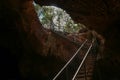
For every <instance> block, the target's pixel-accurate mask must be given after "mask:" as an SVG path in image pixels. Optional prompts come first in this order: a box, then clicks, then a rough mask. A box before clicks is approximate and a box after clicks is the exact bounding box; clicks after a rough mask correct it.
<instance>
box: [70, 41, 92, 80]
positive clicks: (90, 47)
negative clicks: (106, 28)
mask: <svg viewBox="0 0 120 80" xmlns="http://www.w3.org/2000/svg"><path fill="white" fill-rule="evenodd" d="M93 42H94V39H93V41H92V43H91V45H90V47H89V48H88V50H87V52H86V54H85V56H84V58H83V60H82V62H81V64H80V65H79V67H78V69H77V70H76V72H75V74H74V76H73V78H72V80H74V79H75V77H76V75H77V74H78V72H79V70H80V68H81V67H82V65H83V63H84V61H85V59H86V57H87V55H88V53H89V52H90V50H91V48H92V46H93Z"/></svg>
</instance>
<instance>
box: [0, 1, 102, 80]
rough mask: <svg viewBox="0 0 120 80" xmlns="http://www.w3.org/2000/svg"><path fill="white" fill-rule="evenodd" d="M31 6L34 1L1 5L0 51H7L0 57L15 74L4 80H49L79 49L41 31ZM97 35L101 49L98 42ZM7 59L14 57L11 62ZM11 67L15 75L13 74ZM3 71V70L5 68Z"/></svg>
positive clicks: (3, 2)
mask: <svg viewBox="0 0 120 80" xmlns="http://www.w3.org/2000/svg"><path fill="white" fill-rule="evenodd" d="M32 3H33V0H4V1H0V12H1V13H0V25H2V26H1V27H0V31H1V33H0V35H1V39H0V47H1V49H2V51H4V49H5V50H9V51H8V52H6V53H4V55H2V56H4V57H5V58H4V57H3V58H4V59H6V60H7V61H6V64H7V66H8V67H9V66H10V65H11V64H9V63H12V61H13V62H15V66H11V67H13V68H12V70H11V71H10V73H12V72H13V73H14V74H17V75H14V74H13V75H14V76H13V75H12V74H11V76H9V77H6V78H7V79H16V76H19V77H20V78H22V80H23V79H33V80H36V79H42V80H46V79H48V78H50V79H51V78H52V77H53V76H54V74H55V72H57V71H58V70H59V69H60V68H61V67H62V66H63V65H64V64H65V63H66V61H68V60H69V59H70V57H71V56H72V55H73V54H74V52H75V51H76V50H77V48H78V47H79V46H78V45H76V44H74V43H71V41H70V40H68V39H65V38H63V37H61V36H59V35H57V34H56V33H53V32H52V31H51V30H47V29H44V28H43V27H42V25H41V24H40V22H39V19H38V17H37V14H36V12H35V9H34V6H33V4H32ZM88 35H89V34H88ZM97 35H98V34H95V36H96V37H97V39H98V41H99V42H100V44H99V45H101V41H100V39H101V38H100V37H98V36H97ZM83 37H84V36H83ZM82 42H83V41H81V42H80V43H82ZM5 54H6V55H5ZM6 56H8V57H9V58H8V59H7V58H6ZM10 57H11V58H12V57H14V58H12V59H13V60H12V59H11V58H10ZM3 58H2V59H3ZM9 61H10V62H9ZM3 64H4V63H3ZM14 67H15V69H17V72H14V70H15V69H14ZM3 69H6V67H4V65H3ZM10 69H11V68H10ZM15 71H16V70H15ZM3 72H4V70H3ZM6 73H8V71H6ZM10 73H8V74H7V75H6V74H4V75H5V76H8V75H10Z"/></svg>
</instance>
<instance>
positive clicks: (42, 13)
mask: <svg viewBox="0 0 120 80" xmlns="http://www.w3.org/2000/svg"><path fill="white" fill-rule="evenodd" d="M33 5H34V7H35V11H36V13H37V15H38V17H39V20H40V22H41V24H42V25H43V27H44V28H47V29H52V30H55V31H61V32H67V33H78V32H79V30H80V29H82V28H85V26H84V25H83V24H80V23H78V24H77V23H75V22H74V21H73V20H72V18H71V17H70V15H69V14H67V13H66V11H65V10H63V9H61V8H58V7H55V6H40V5H38V4H36V3H35V2H33Z"/></svg>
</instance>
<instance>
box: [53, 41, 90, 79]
mask: <svg viewBox="0 0 120 80" xmlns="http://www.w3.org/2000/svg"><path fill="white" fill-rule="evenodd" d="M87 41H88V40H87V39H86V40H85V41H84V42H83V44H82V45H81V46H80V47H79V49H78V50H77V51H76V52H75V54H74V55H73V56H72V57H71V58H70V60H69V61H68V62H67V63H66V64H65V65H64V67H63V68H62V69H61V70H60V71H59V72H58V74H57V75H56V76H55V77H54V78H53V80H56V79H57V77H58V76H59V75H60V74H61V72H62V71H63V70H64V69H65V68H66V67H67V66H68V64H69V63H70V62H71V61H72V60H73V59H74V57H75V56H76V55H77V54H78V52H79V51H80V50H81V48H82V47H83V46H84V45H85V43H86V42H87Z"/></svg>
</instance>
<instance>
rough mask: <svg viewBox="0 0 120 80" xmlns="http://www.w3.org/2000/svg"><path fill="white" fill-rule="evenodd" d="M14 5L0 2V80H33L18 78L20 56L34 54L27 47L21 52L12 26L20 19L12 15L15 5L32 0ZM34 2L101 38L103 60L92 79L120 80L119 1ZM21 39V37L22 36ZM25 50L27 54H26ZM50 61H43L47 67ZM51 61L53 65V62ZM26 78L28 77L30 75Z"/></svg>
mask: <svg viewBox="0 0 120 80" xmlns="http://www.w3.org/2000/svg"><path fill="white" fill-rule="evenodd" d="M14 1H15V2H14ZM14 1H13V2H12V1H10V0H4V1H0V37H1V38H0V64H1V68H0V73H1V74H2V75H1V80H2V79H4V80H24V79H25V80H33V79H34V78H33V79H32V78H30V79H29V78H24V79H23V75H21V73H20V70H19V67H20V66H19V63H20V62H21V61H22V59H21V56H23V54H24V52H26V53H29V52H30V51H31V52H30V53H31V55H32V51H33V53H34V50H32V49H31V47H28V48H27V49H28V50H24V49H25V48H23V45H24V44H23V43H22V42H21V41H22V40H21V34H19V30H18V27H16V24H17V25H19V23H15V21H19V19H20V18H19V17H20V15H19V12H17V13H16V12H15V11H14V10H16V9H18V7H14V6H16V5H15V4H19V2H21V4H24V2H25V1H26V2H27V1H32V0H25V1H24V0H21V1H19V0H14ZM35 2H36V3H39V4H40V5H54V6H58V7H61V8H63V9H64V10H66V11H67V12H68V13H69V14H70V15H71V17H72V18H73V20H75V21H76V22H79V23H83V24H84V25H85V26H87V27H88V28H89V29H91V30H95V31H97V32H98V33H99V34H101V35H102V36H103V37H104V38H105V47H104V51H103V58H102V59H100V60H98V61H97V66H96V71H95V72H94V73H95V74H96V75H94V76H93V80H120V67H119V66H120V51H119V50H120V47H119V45H120V35H119V34H120V29H119V26H120V1H119V0H35ZM10 3H13V4H10ZM21 4H20V5H21ZM11 5H13V6H11ZM6 6H7V7H6ZM17 6H19V5H17ZM28 22H29V21H28ZM23 24H24V23H23ZM25 25H27V24H25ZM20 26H21V25H20ZM23 35H25V34H24V33H23ZM25 36H26V35H25ZM25 36H24V37H25ZM26 40H27V39H26ZM33 41H34V40H33ZM25 42H27V41H25ZM27 44H28V46H29V42H28V43H25V45H27ZM30 46H31V45H30ZM29 49H31V50H30V51H29ZM16 54H17V55H16ZM26 55H27V54H26ZM26 55H24V56H26ZM37 55H38V54H37ZM37 55H33V57H37ZM28 57H29V59H33V58H32V57H31V56H28ZM41 58H42V57H41ZM44 59H46V58H43V60H44ZM51 59H53V58H52V56H51V57H50V58H49V59H48V58H47V60H46V62H47V61H48V62H50V63H51V61H50V60H51ZM55 60H56V59H55ZM36 61H37V59H36V60H34V61H32V64H33V63H34V62H36ZM52 61H54V59H53V60H52ZM29 62H30V61H28V63H29ZM58 62H59V61H58ZM41 63H42V61H41ZM32 64H31V65H32ZM38 65H40V64H38ZM46 65H47V66H48V65H49V64H47V63H46ZM28 70H29V69H28ZM33 70H34V69H33ZM28 73H29V71H28ZM23 74H25V73H23ZM43 74H44V73H43ZM36 75H38V74H36ZM29 76H31V74H30V75H29ZM34 80H35V79H34ZM36 80H37V79H36Z"/></svg>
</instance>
